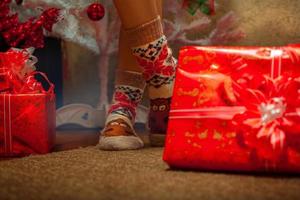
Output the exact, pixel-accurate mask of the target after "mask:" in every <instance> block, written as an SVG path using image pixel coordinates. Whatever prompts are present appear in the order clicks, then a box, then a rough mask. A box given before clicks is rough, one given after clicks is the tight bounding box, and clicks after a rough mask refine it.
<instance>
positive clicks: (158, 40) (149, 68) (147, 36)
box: [114, 0, 176, 145]
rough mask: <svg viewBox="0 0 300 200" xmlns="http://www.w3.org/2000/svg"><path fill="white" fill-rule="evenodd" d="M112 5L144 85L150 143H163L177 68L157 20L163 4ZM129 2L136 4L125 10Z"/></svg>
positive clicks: (147, 0)
mask: <svg viewBox="0 0 300 200" xmlns="http://www.w3.org/2000/svg"><path fill="white" fill-rule="evenodd" d="M114 2H115V4H116V7H117V10H118V12H119V15H120V18H121V20H122V23H123V25H124V29H126V30H127V34H128V38H129V40H130V41H129V46H130V47H131V50H132V53H133V55H134V56H135V59H136V60H137V62H138V64H139V65H140V67H141V68H142V71H143V75H144V78H145V80H146V82H147V86H148V91H149V98H150V107H151V109H150V113H149V128H150V133H151V134H150V139H151V140H152V139H153V140H152V141H154V140H156V138H161V139H162V138H164V137H165V133H166V128H167V122H168V113H169V104H170V100H171V96H172V90H173V81H174V74H175V66H176V63H175V60H174V59H173V57H172V52H171V50H170V49H169V48H168V45H167V40H166V37H165V36H164V34H163V30H162V22H161V19H160V15H161V10H162V9H161V8H162V1H158V0H127V2H126V3H124V0H115V1H114ZM130 2H135V3H136V4H133V5H130V6H128V4H129V3H130ZM137 2H138V3H137ZM127 3H128V4H127ZM129 8H130V9H129ZM131 9H132V10H131ZM133 11H138V12H133ZM160 141H161V144H159V145H162V144H163V141H162V140H160ZM154 142H155V143H156V141H154ZM153 144H154V143H153Z"/></svg>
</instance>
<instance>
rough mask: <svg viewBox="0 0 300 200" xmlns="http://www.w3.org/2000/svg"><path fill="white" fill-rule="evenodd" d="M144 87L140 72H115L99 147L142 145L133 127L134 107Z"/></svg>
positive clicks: (125, 148)
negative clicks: (113, 87) (112, 94)
mask: <svg viewBox="0 0 300 200" xmlns="http://www.w3.org/2000/svg"><path fill="white" fill-rule="evenodd" d="M144 87H145V81H144V79H143V77H142V75H141V74H140V73H137V72H131V71H123V72H120V71H119V72H118V73H117V79H116V86H115V91H114V96H113V102H112V104H111V106H110V109H109V111H108V116H107V119H106V125H105V127H104V129H103V131H102V132H101V136H100V141H99V147H100V149H103V150H128V149H139V148H142V147H143V146H144V144H143V142H142V140H141V139H140V138H139V137H138V136H137V134H136V133H135V131H134V128H133V125H134V120H135V115H136V107H137V105H138V104H139V103H140V101H141V100H142V96H143V91H144Z"/></svg>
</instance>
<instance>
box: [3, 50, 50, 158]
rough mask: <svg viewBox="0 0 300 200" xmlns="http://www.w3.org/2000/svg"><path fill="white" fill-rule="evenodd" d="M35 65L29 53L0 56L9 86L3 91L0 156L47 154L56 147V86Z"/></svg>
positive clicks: (10, 52) (21, 51)
mask: <svg viewBox="0 0 300 200" xmlns="http://www.w3.org/2000/svg"><path fill="white" fill-rule="evenodd" d="M36 61H37V60H36V58H35V57H33V56H32V55H31V52H29V51H26V50H19V49H12V50H10V51H8V52H5V53H1V54H0V69H2V72H3V73H2V77H4V78H3V80H5V83H6V84H5V87H6V89H5V90H2V91H0V156H25V155H30V154H44V153H48V152H50V151H51V149H52V148H53V147H54V144H55V109H56V108H55V94H54V86H53V84H52V83H50V82H49V80H48V78H47V77H46V75H45V74H43V73H40V72H35V71H34V70H35V68H34V66H33V65H34V64H35V62H36ZM36 74H39V75H41V76H42V77H44V78H45V80H46V81H47V82H48V83H49V89H48V90H45V89H44V88H43V87H42V85H41V83H39V82H38V81H37V80H36V79H35V75H36ZM3 83H4V82H3ZM3 85H4V84H3Z"/></svg>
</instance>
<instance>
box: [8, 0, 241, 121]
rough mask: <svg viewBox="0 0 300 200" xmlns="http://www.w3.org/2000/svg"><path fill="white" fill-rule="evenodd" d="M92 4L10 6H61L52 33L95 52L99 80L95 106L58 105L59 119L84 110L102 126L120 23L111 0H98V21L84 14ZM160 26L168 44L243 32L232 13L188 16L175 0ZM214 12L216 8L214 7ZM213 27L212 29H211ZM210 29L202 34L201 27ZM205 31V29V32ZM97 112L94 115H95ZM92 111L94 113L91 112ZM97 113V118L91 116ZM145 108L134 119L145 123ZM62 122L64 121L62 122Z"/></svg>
mask: <svg viewBox="0 0 300 200" xmlns="http://www.w3.org/2000/svg"><path fill="white" fill-rule="evenodd" d="M91 3H94V1H93V0H77V1H69V0H23V3H22V5H21V6H16V5H13V8H14V9H15V10H17V11H18V13H20V14H21V16H22V17H23V18H26V17H27V18H28V17H31V16H34V15H38V14H40V13H41V12H42V10H45V9H46V8H50V7H56V8H60V9H61V20H60V22H59V23H57V24H56V25H55V26H54V27H53V32H52V33H51V35H52V36H55V37H59V38H62V39H64V40H67V41H72V42H75V43H77V44H79V45H81V46H83V47H85V48H88V49H90V50H91V51H93V52H94V53H96V54H99V62H98V66H99V67H98V74H99V76H98V77H99V79H100V91H99V92H100V97H99V102H98V106H97V109H94V108H92V107H91V106H88V105H82V104H74V106H73V107H72V106H71V107H70V105H68V106H66V107H63V108H61V109H60V110H59V111H60V112H61V113H63V115H64V116H61V117H60V118H61V119H68V120H65V121H69V122H71V121H73V122H75V121H76V120H77V122H78V123H79V121H80V120H79V121H78V119H82V116H81V115H85V114H86V113H87V112H88V113H90V115H92V116H94V117H92V118H91V121H90V122H89V123H87V122H82V124H83V125H86V126H87V127H94V126H103V123H104V117H105V114H104V113H105V112H106V109H105V108H106V107H107V106H108V105H109V99H108V90H109V89H108V80H109V77H108V72H109V61H110V58H111V55H112V54H113V53H115V52H116V51H117V50H118V46H117V44H118V34H119V31H118V28H119V26H120V22H119V19H118V17H117V13H116V11H115V9H114V6H113V3H112V1H111V0H109V1H102V4H103V6H104V7H105V9H106V14H105V17H104V18H103V19H102V20H101V21H98V22H94V21H91V20H89V19H88V18H87V16H86V7H87V6H88V5H89V4H91ZM164 3H165V5H164V17H165V19H164V27H165V34H166V35H167V37H168V40H169V43H170V45H171V46H172V47H175V46H176V47H178V45H179V46H182V45H218V44H228V43H230V42H234V41H238V40H240V39H241V38H242V37H244V34H243V32H242V31H240V30H239V29H238V26H237V24H238V19H237V17H236V16H235V14H234V12H232V11H231V12H228V13H225V14H224V15H223V16H221V17H220V18H217V19H214V20H213V19H212V18H213V17H211V16H207V15H205V14H203V13H201V12H200V11H198V12H196V14H195V15H194V16H191V15H190V14H189V13H188V12H186V11H185V10H184V9H182V7H181V5H180V3H178V1H175V0H165V1H164ZM216 12H218V9H217V10H216ZM211 27H213V28H211ZM208 29H209V30H210V31H209V33H206V34H204V33H203V32H204V30H208ZM206 32H207V31H206ZM95 112H97V113H98V114H95ZM58 113H59V112H58ZM93 113H94V114H93ZM95 115H97V117H95ZM146 118H147V109H145V108H144V107H140V109H139V110H138V121H139V122H146ZM65 121H64V122H65Z"/></svg>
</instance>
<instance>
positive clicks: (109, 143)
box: [98, 119, 144, 151]
mask: <svg viewBox="0 0 300 200" xmlns="http://www.w3.org/2000/svg"><path fill="white" fill-rule="evenodd" d="M98 146H99V148H100V149H102V150H111V151H120V150H134V149H140V148H143V147H144V143H143V141H142V140H141V139H140V138H139V137H138V136H137V134H136V133H135V131H134V130H133V128H132V126H130V125H129V124H128V123H127V122H126V121H125V120H123V119H115V120H113V121H110V122H109V123H107V125H106V126H105V128H104V129H103V131H102V132H101V135H100V140H99V145H98Z"/></svg>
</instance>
